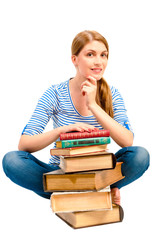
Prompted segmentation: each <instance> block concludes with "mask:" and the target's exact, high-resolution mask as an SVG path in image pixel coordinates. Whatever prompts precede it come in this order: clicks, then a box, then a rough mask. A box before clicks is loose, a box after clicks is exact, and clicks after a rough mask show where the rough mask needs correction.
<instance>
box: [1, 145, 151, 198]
mask: <svg viewBox="0 0 160 240" xmlns="http://www.w3.org/2000/svg"><path fill="white" fill-rule="evenodd" d="M115 155H116V157H117V161H118V162H123V164H122V174H123V175H124V176H125V178H124V179H122V180H120V181H118V182H116V183H115V184H113V185H111V188H113V187H118V188H119V189H120V188H121V187H124V186H125V185H127V184H129V183H131V182H133V181H135V180H136V179H138V178H139V177H141V176H142V175H143V173H144V172H145V171H146V170H147V168H148V167H149V159H150V157H149V153H148V152H147V150H146V149H144V148H142V147H126V148H122V149H120V150H119V151H118V152H117V153H116V154H115ZM2 163H3V169H4V172H5V174H6V176H7V177H9V178H10V179H11V180H12V181H13V182H14V183H16V184H18V185H19V186H21V187H24V188H26V189H29V190H31V191H34V192H35V193H36V194H38V195H40V196H41V197H44V198H48V199H49V198H50V195H51V193H48V192H44V190H43V173H47V172H50V171H54V170H57V169H59V166H58V165H49V164H46V163H44V162H41V161H39V160H38V159H37V158H35V157H34V156H33V155H32V154H30V153H28V152H24V151H13V152H9V153H7V154H6V155H5V156H4V158H3V162H2Z"/></svg>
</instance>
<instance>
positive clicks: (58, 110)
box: [22, 80, 132, 164]
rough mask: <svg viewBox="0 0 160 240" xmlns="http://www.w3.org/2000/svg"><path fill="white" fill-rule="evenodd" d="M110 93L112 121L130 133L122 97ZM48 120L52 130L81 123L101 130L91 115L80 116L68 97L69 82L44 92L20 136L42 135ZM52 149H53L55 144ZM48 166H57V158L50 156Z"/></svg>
mask: <svg viewBox="0 0 160 240" xmlns="http://www.w3.org/2000/svg"><path fill="white" fill-rule="evenodd" d="M111 92H112V101H113V112H114V119H115V120H116V121H117V122H118V123H119V124H121V125H122V126H124V127H126V128H127V129H129V130H131V131H132V128H131V125H130V122H129V119H128V117H127V114H126V109H125V105H124V101H123V98H122V96H121V95H120V93H119V92H118V90H117V89H116V88H114V87H111ZM50 119H52V120H53V128H58V127H60V126H63V125H69V124H73V123H75V122H83V123H87V124H90V125H93V126H95V127H98V128H99V129H103V128H102V126H101V125H100V124H99V123H98V121H97V120H96V118H95V117H94V116H93V115H91V116H82V115H81V114H79V112H78V111H77V110H76V108H75V107H74V105H73V102H72V99H71V96H70V91H69V80H67V81H65V82H62V83H60V84H56V85H52V86H51V87H49V88H48V89H47V90H46V91H45V92H44V94H43V95H42V97H41V98H40V99H39V101H38V104H37V106H36V109H35V110H34V112H33V115H32V116H31V118H30V120H29V122H28V124H27V125H26V126H25V128H24V130H23V132H22V134H26V135H35V134H40V133H42V132H43V131H44V129H45V127H46V125H47V123H48V122H49V120H50ZM53 147H55V143H54V146H53ZM50 164H59V157H58V156H51V158H50Z"/></svg>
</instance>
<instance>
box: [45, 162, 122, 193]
mask: <svg viewBox="0 0 160 240" xmlns="http://www.w3.org/2000/svg"><path fill="white" fill-rule="evenodd" d="M121 165H122V162H118V163H117V164H116V167H115V168H114V169H109V170H101V171H89V172H78V173H65V174H64V173H63V171H62V170H61V169H59V170H56V171H52V172H49V173H45V174H43V186H44V191H46V192H54V191H90V190H91V191H94V190H100V189H103V188H106V187H107V186H110V185H111V184H113V183H115V182H117V181H119V180H121V179H123V178H124V176H123V175H122V172H121Z"/></svg>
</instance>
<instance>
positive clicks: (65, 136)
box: [60, 129, 110, 140]
mask: <svg viewBox="0 0 160 240" xmlns="http://www.w3.org/2000/svg"><path fill="white" fill-rule="evenodd" d="M109 136H110V131H109V130H108V129H107V130H106V129H105V130H96V131H92V132H68V133H61V134H60V140H70V139H81V138H93V137H109Z"/></svg>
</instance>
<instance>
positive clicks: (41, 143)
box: [18, 128, 61, 153]
mask: <svg viewBox="0 0 160 240" xmlns="http://www.w3.org/2000/svg"><path fill="white" fill-rule="evenodd" d="M60 132H61V128H56V129H53V130H51V131H49V132H46V133H42V134H38V135H33V136H30V135H22V136H21V138H20V141H19V145H18V149H19V150H21V151H27V152H30V153H32V152H36V151H39V150H41V149H43V148H45V147H47V146H49V145H50V144H51V143H53V142H55V141H56V140H57V139H58V138H59V135H60Z"/></svg>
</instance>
